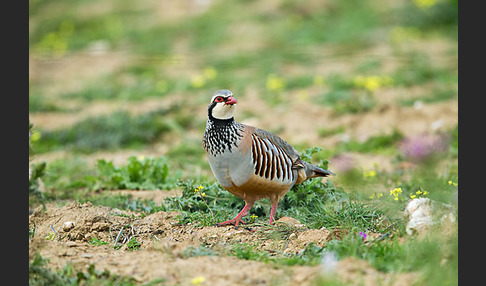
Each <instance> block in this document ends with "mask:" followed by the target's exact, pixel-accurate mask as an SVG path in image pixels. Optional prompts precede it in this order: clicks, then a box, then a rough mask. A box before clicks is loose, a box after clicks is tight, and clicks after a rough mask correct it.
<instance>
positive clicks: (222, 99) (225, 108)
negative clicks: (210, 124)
mask: <svg viewBox="0 0 486 286" xmlns="http://www.w3.org/2000/svg"><path fill="white" fill-rule="evenodd" d="M237 102H238V101H237V100H236V98H234V97H233V93H232V92H231V91H229V90H227V89H222V90H218V91H216V92H215V93H214V95H213V97H212V98H211V102H210V103H209V106H208V115H209V116H210V117H213V118H215V119H220V120H226V119H231V118H233V112H234V111H235V108H236V103H237Z"/></svg>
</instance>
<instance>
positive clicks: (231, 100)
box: [224, 96, 238, 105]
mask: <svg viewBox="0 0 486 286" xmlns="http://www.w3.org/2000/svg"><path fill="white" fill-rule="evenodd" d="M236 103H238V101H237V100H236V98H234V97H232V96H230V97H228V99H227V100H226V102H225V103H224V104H225V105H226V104H231V105H233V104H236Z"/></svg>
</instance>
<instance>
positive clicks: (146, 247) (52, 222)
mask: <svg viewBox="0 0 486 286" xmlns="http://www.w3.org/2000/svg"><path fill="white" fill-rule="evenodd" d="M176 216H177V213H174V212H157V213H154V214H151V215H148V216H145V217H140V214H139V213H134V212H128V211H120V210H118V209H113V208H109V207H104V206H94V205H92V204H91V203H85V204H79V203H75V202H73V203H69V204H67V205H65V206H63V207H58V206H55V205H52V204H50V205H47V208H46V210H45V211H43V210H42V206H40V207H38V208H37V209H35V210H34V211H33V213H32V214H31V215H30V217H29V225H35V236H34V237H33V238H32V239H31V240H30V247H29V257H30V258H31V259H32V257H33V256H34V254H35V253H36V252H39V253H40V254H41V255H42V257H44V258H47V259H49V261H50V263H49V267H50V268H51V269H60V268H62V267H64V266H65V265H66V264H70V265H72V266H73V267H74V269H78V270H85V269H87V268H88V266H89V265H90V264H94V265H95V266H96V268H97V269H106V270H109V271H110V272H111V273H116V274H118V275H126V276H131V277H133V278H134V279H135V280H136V282H137V283H140V284H141V283H147V282H150V281H153V280H154V279H157V278H164V279H165V281H164V283H165V284H164V285H191V281H192V280H193V279H194V278H196V277H199V276H203V277H204V278H205V280H206V281H208V283H209V281H210V284H204V285H275V284H277V285H313V283H315V280H316V279H317V278H318V277H319V275H320V274H321V273H323V271H326V270H325V266H324V265H319V266H280V267H275V266H273V265H272V264H269V263H264V262H259V261H251V260H244V259H238V258H236V257H234V256H229V255H228V256H226V255H221V256H211V255H210V256H190V255H187V251H188V249H191V248H190V247H194V248H195V247H198V246H201V245H204V246H206V247H209V248H210V249H219V250H224V249H225V247H227V246H228V245H231V244H234V243H246V244H247V245H253V246H256V247H257V249H261V250H266V251H268V252H270V253H275V254H276V255H277V254H281V253H282V252H283V253H291V252H294V253H295V252H300V251H302V250H303V249H304V248H305V247H306V246H307V245H308V244H309V243H311V242H313V243H315V244H316V245H318V246H323V245H324V244H325V243H326V242H327V241H329V240H330V239H331V238H332V237H335V236H339V233H337V232H331V231H329V230H327V229H320V230H318V229H307V228H306V227H305V226H303V225H301V226H296V227H295V228H294V229H293V232H292V233H291V234H290V235H289V236H288V238H287V239H284V240H279V239H272V238H269V237H267V236H265V229H266V227H264V226H256V227H253V230H254V231H249V230H247V229H245V228H240V229H238V230H235V229H234V227H232V226H226V227H215V226H211V227H192V226H190V225H184V226H183V225H177V219H175V217H176ZM282 221H285V220H282ZM66 222H72V223H66ZM281 223H285V222H281ZM69 225H71V226H69ZM53 234H55V236H52V235H53ZM119 234H121V235H119ZM49 236H51V237H52V239H46V237H49ZM117 236H119V239H118V241H119V244H120V245H121V244H122V242H124V241H123V240H124V239H129V238H131V237H135V238H136V240H137V241H138V242H139V243H140V244H141V247H140V249H137V250H130V249H129V248H128V247H127V244H126V243H125V244H124V245H123V247H121V248H120V249H114V248H113V245H111V243H110V244H109V245H93V244H90V241H92V239H93V238H97V239H99V240H100V241H115V238H116V237H117ZM337 263H338V265H337V266H336V269H338V271H337V275H338V276H339V277H340V278H341V279H342V281H347V282H350V283H358V281H362V282H364V285H377V283H385V285H410V283H411V281H413V279H416V275H415V274H414V273H401V274H393V273H388V274H385V273H381V272H379V271H377V270H376V269H374V268H373V267H371V266H370V265H369V264H368V263H366V262H365V261H361V260H358V259H355V258H346V259H343V260H340V261H338V262H337Z"/></svg>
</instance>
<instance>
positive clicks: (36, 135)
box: [30, 130, 41, 142]
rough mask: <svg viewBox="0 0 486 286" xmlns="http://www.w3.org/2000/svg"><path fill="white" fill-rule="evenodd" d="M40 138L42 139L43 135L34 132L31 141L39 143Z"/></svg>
mask: <svg viewBox="0 0 486 286" xmlns="http://www.w3.org/2000/svg"><path fill="white" fill-rule="evenodd" d="M40 138H41V133H40V132H39V131H37V130H36V131H34V132H32V135H31V136H30V140H32V142H35V141H39V139H40Z"/></svg>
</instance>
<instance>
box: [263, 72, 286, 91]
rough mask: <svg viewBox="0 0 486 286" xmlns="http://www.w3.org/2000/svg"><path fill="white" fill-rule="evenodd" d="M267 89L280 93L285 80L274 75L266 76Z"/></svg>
mask: <svg viewBox="0 0 486 286" xmlns="http://www.w3.org/2000/svg"><path fill="white" fill-rule="evenodd" d="M266 85H267V89H268V90H270V91H280V90H282V89H283V88H284V87H285V80H284V79H283V78H281V77H279V76H278V75H276V74H273V73H271V74H269V75H268V76H267V83H266Z"/></svg>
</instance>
